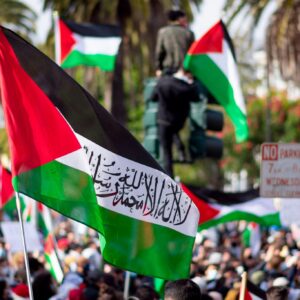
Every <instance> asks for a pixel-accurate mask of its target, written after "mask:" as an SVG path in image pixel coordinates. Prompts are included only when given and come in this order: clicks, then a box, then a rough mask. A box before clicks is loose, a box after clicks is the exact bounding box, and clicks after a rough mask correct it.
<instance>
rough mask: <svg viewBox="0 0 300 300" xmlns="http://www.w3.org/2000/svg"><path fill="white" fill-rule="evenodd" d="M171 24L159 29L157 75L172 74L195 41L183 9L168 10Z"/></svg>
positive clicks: (156, 52) (156, 51)
mask: <svg viewBox="0 0 300 300" xmlns="http://www.w3.org/2000/svg"><path fill="white" fill-rule="evenodd" d="M168 20H169V24H168V25H167V26H165V27H163V28H161V29H160V30H159V31H158V36H157V43H156V50H155V65H156V76H158V77H159V76H161V75H171V74H174V73H176V72H177V71H178V70H179V68H180V67H181V65H182V63H183V60H184V57H185V54H186V53H187V51H188V49H189V47H190V46H191V44H192V43H193V41H194V39H195V38H194V34H193V32H192V31H190V30H189V29H188V27H187V18H186V15H185V13H184V12H183V11H181V10H170V11H169V12H168Z"/></svg>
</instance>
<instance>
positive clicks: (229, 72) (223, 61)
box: [207, 40, 246, 114]
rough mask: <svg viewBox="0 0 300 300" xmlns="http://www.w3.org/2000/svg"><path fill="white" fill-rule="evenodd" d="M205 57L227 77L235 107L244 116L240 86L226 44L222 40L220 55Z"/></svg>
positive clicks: (211, 54) (243, 101)
mask: <svg viewBox="0 0 300 300" xmlns="http://www.w3.org/2000/svg"><path fill="white" fill-rule="evenodd" d="M207 55H208V56H209V57H210V58H211V59H212V60H213V61H214V63H215V64H216V65H217V66H218V67H219V69H220V70H221V71H222V72H223V73H224V74H225V76H226V77H227V79H228V81H229V82H230V85H231V87H232V89H233V92H234V98H235V102H236V104H237V106H238V107H239V108H240V110H241V111H242V112H243V113H244V114H246V106H245V100H244V97H243V94H242V90H241V86H240V78H239V72H238V69H237V65H236V62H235V60H234V59H233V56H232V53H231V50H230V47H229V45H228V43H227V42H226V41H225V40H223V52H222V53H208V54H207Z"/></svg>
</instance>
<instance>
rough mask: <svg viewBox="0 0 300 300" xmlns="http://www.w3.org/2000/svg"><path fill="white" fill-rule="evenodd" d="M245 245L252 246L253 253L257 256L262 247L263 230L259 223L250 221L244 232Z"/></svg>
mask: <svg viewBox="0 0 300 300" xmlns="http://www.w3.org/2000/svg"><path fill="white" fill-rule="evenodd" d="M242 241H243V244H244V246H245V247H249V248H251V255H252V256H253V257H257V256H258V255H259V251H260V249H261V232H260V226H259V224H256V223H254V222H250V223H249V224H248V226H247V227H246V228H245V230H244V231H243V234H242Z"/></svg>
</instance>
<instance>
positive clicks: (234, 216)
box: [198, 211, 281, 231]
mask: <svg viewBox="0 0 300 300" xmlns="http://www.w3.org/2000/svg"><path fill="white" fill-rule="evenodd" d="M239 220H244V221H248V222H255V223H258V224H261V225H263V226H272V225H278V226H281V222H280V216H279V213H274V214H269V215H264V216H257V215H255V214H251V213H248V212H244V211H234V212H231V213H228V214H226V215H224V216H221V217H220V218H216V219H212V220H210V221H207V222H204V223H203V224H200V225H199V226H198V231H201V230H203V229H207V228H210V227H213V226H217V225H219V224H222V223H226V222H232V221H239Z"/></svg>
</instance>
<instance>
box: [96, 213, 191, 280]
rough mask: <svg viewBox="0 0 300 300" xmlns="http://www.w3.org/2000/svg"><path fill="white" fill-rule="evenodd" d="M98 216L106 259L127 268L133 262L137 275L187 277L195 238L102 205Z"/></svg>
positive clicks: (129, 267)
mask: <svg viewBox="0 0 300 300" xmlns="http://www.w3.org/2000/svg"><path fill="white" fill-rule="evenodd" d="M101 217H102V220H103V223H104V224H105V225H104V227H105V232H104V235H105V239H104V237H103V236H101V237H100V244H101V250H102V253H103V257H104V259H105V260H106V261H107V262H109V263H110V264H112V265H122V266H123V268H124V269H126V270H129V271H131V267H132V266H133V265H134V266H135V267H136V270H139V272H138V273H139V274H142V275H143V274H152V275H153V276H155V277H164V278H169V279H170V280H176V279H179V278H182V274H186V278H187V277H188V276H189V271H190V262H191V258H192V253H191V251H190V249H191V247H193V244H194V237H191V236H186V235H184V234H182V233H179V232H177V231H175V230H173V229H170V228H167V227H164V226H160V225H156V224H151V223H148V222H143V221H141V220H137V219H133V218H130V217H127V216H125V215H121V214H118V213H115V212H113V211H110V210H107V209H105V208H101ZM112 220H113V221H112ZM145 261H147V262H151V261H153V262H155V263H153V264H151V263H149V264H145ZM174 266H176V268H174Z"/></svg>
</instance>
